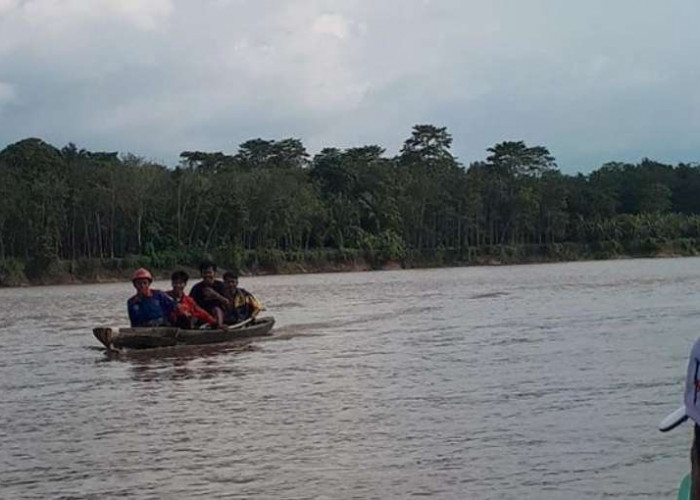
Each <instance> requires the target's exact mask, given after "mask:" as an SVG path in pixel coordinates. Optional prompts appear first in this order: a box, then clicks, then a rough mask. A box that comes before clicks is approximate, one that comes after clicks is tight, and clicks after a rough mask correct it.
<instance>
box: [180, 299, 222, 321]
mask: <svg viewBox="0 0 700 500" xmlns="http://www.w3.org/2000/svg"><path fill="white" fill-rule="evenodd" d="M183 303H184V305H185V308H186V309H187V312H188V313H190V314H191V315H192V316H194V317H195V318H197V319H198V320H200V321H204V322H205V323H207V324H209V325H211V326H216V325H217V321H216V319H215V318H214V316H212V315H211V314H209V313H208V312H207V311H205V310H204V309H202V308H201V307H199V306H198V305H197V303H196V302H195V301H194V300H193V299H192V298H191V297H184V298H183Z"/></svg>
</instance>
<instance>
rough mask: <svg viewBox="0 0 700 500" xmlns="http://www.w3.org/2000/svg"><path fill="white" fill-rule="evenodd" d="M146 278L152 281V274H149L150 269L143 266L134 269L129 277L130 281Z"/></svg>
mask: <svg viewBox="0 0 700 500" xmlns="http://www.w3.org/2000/svg"><path fill="white" fill-rule="evenodd" d="M144 278H145V279H147V280H148V281H153V276H152V275H151V271H149V270H148V269H146V268H145V267H141V268H139V269H137V270H136V271H134V274H133V276H132V277H131V281H136V280H138V279H144Z"/></svg>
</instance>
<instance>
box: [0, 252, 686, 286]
mask: <svg viewBox="0 0 700 500" xmlns="http://www.w3.org/2000/svg"><path fill="white" fill-rule="evenodd" d="M666 243H667V244H666V245H663V247H660V248H658V249H656V250H655V251H648V252H639V253H617V252H605V251H600V250H598V251H591V249H590V248H585V247H582V246H581V245H562V244H553V245H514V246H499V247H491V248H488V249H483V248H482V249H467V251H463V252H461V257H462V258H455V257H456V255H454V252H452V253H451V251H450V250H445V251H442V252H424V253H422V254H413V255H411V256H408V257H407V258H406V259H404V260H403V261H386V262H381V263H377V262H372V261H371V259H368V258H365V257H363V256H361V255H353V256H352V257H351V258H347V259H345V260H340V261H339V260H337V259H336V260H332V259H327V260H323V261H319V260H318V258H316V259H313V258H312V257H318V256H317V255H316V254H314V253H313V252H308V254H307V255H303V254H304V253H303V252H302V256H303V257H307V258H302V259H299V255H298V252H297V253H295V259H294V260H286V259H282V260H280V261H278V262H275V263H273V264H270V263H268V264H261V263H257V262H256V263H254V265H251V266H242V267H240V268H239V273H240V275H241V276H265V275H289V274H315V273H345V272H367V271H381V270H401V269H431V268H447V267H473V266H504V265H525V264H546V263H555V262H578V261H595V260H618V259H637V258H680V257H692V256H697V255H699V254H700V252H699V251H698V250H697V249H696V247H695V245H688V244H687V242H684V244H681V245H677V244H674V242H666ZM465 257H466V258H465ZM139 259H141V260H144V259H143V258H138V257H137V258H135V260H134V259H129V261H128V262H124V261H120V263H119V266H116V265H115V262H114V261H115V259H91V260H89V261H86V260H85V259H83V260H80V261H57V262H56V263H54V265H53V266H51V270H50V272H48V273H45V274H39V275H36V276H33V277H32V278H29V277H27V276H26V275H25V274H24V272H23V268H24V265H25V264H24V263H23V262H21V261H17V260H15V261H14V265H15V268H16V269H15V272H14V274H13V275H8V274H7V273H5V274H4V275H3V274H2V273H0V287H1V288H13V287H29V286H48V285H87V284H99V283H124V282H129V280H130V277H131V273H132V272H133V270H134V269H136V268H137V267H141V266H143V267H148V268H149V269H150V270H151V271H152V272H153V274H154V277H155V278H156V279H158V280H167V279H169V278H170V274H171V273H172V272H173V271H175V270H179V269H184V270H185V271H187V272H188V273H189V275H190V279H197V278H198V277H199V271H198V270H197V268H196V264H194V263H190V264H189V265H182V266H179V265H170V266H167V267H155V266H149V265H148V263H147V262H144V263H140V261H139ZM145 260H147V259H145ZM6 267H7V266H6ZM220 267H221V271H222V272H223V270H224V269H226V266H220Z"/></svg>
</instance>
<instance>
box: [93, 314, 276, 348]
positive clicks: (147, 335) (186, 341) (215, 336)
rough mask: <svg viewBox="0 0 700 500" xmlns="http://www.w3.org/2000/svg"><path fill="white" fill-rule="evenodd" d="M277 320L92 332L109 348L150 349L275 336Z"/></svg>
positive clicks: (95, 329)
mask: <svg viewBox="0 0 700 500" xmlns="http://www.w3.org/2000/svg"><path fill="white" fill-rule="evenodd" d="M274 324H275V318H273V317H266V318H256V319H255V320H248V321H244V322H243V323H239V324H237V325H233V326H230V327H228V328H226V329H221V330H183V329H180V328H174V327H152V328H118V329H116V328H104V327H101V328H94V329H93V330H92V333H93V334H94V335H95V337H96V338H97V340H99V341H100V342H102V344H104V346H105V347H106V348H107V349H125V348H126V349H150V348H153V347H169V346H175V345H200V344H216V343H219V342H231V341H235V340H239V339H248V338H251V337H263V336H266V335H272V334H271V333H270V331H271V330H272V327H273V326H274Z"/></svg>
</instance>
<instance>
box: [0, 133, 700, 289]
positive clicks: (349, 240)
mask: <svg viewBox="0 0 700 500" xmlns="http://www.w3.org/2000/svg"><path fill="white" fill-rule="evenodd" d="M451 145H452V137H451V135H450V134H449V133H448V132H447V130H446V129H445V128H441V127H435V126H432V125H417V126H415V127H414V128H413V130H412V133H411V136H410V137H409V138H408V139H407V140H406V141H405V142H404V144H403V147H402V149H401V151H400V152H399V154H397V155H396V156H393V157H389V156H386V155H385V151H384V149H382V148H381V147H379V146H376V145H370V146H363V147H358V148H349V149H337V148H326V149H323V150H322V151H321V152H320V153H318V154H317V155H315V156H314V157H310V156H309V154H308V153H307V151H306V149H305V147H304V145H303V144H302V142H301V141H299V140H297V139H283V140H263V139H254V140H250V141H247V142H244V143H243V144H241V145H240V146H239V147H238V151H237V152H236V153H234V154H225V153H222V152H200V151H185V152H183V153H182V154H181V155H180V157H181V161H180V163H179V164H178V165H177V166H175V167H174V168H167V167H166V166H164V165H160V164H156V163H153V162H150V161H147V160H145V159H144V158H141V157H137V156H134V155H131V154H127V155H123V156H120V155H119V154H117V153H112V152H91V151H87V150H85V149H79V148H78V147H76V146H75V145H74V144H68V145H67V146H65V147H63V148H62V149H58V148H56V147H54V146H52V145H49V144H47V143H45V142H44V141H42V140H40V139H25V140H22V141H20V142H17V143H15V144H12V145H10V146H8V147H6V148H5V149H4V150H2V151H1V152H0V284H2V283H5V284H7V283H12V282H14V281H18V280H19V281H21V280H22V279H23V278H24V277H28V278H29V279H30V280H41V279H42V278H44V277H46V276H51V275H59V274H61V273H64V274H65V273H68V274H71V275H82V276H87V277H90V276H91V275H94V274H99V272H100V271H104V270H112V271H114V272H118V271H120V270H126V269H129V268H132V267H133V266H136V265H149V266H152V267H156V268H171V267H174V266H177V265H194V264H196V262H197V261H198V260H199V259H201V258H202V257H203V256H206V255H209V256H213V257H214V258H216V259H218V260H219V261H220V262H221V263H222V265H224V266H226V267H229V268H239V269H242V268H247V269H253V268H263V269H267V270H273V271H274V270H276V269H279V268H282V267H284V266H285V265H286V264H290V263H297V264H299V265H310V266H312V267H314V266H316V267H318V266H321V267H322V264H324V263H331V264H343V263H344V262H345V263H347V262H351V261H354V260H357V259H362V260H364V261H366V262H369V263H370V265H372V266H381V265H383V264H384V263H386V262H389V261H395V262H401V263H403V264H404V265H423V264H436V265H439V264H446V263H451V264H455V263H472V262H484V261H489V260H497V261H504V260H505V261H522V260H528V259H542V260H545V259H575V258H580V257H588V256H594V257H607V256H612V255H616V254H622V253H628V254H634V255H653V254H657V253H659V252H664V251H668V252H673V253H682V254H694V253H695V252H696V250H697V249H699V248H700V240H699V238H700V217H699V216H698V215H697V214H700V167H698V165H696V164H692V165H691V164H679V165H676V166H672V165H665V164H662V163H658V162H655V161H652V160H649V159H644V160H642V161H641V163H639V164H627V163H607V164H605V165H603V166H602V167H600V168H599V169H598V170H596V171H594V172H592V173H590V174H588V175H583V174H578V175H574V176H570V175H564V174H562V173H561V172H560V171H559V170H558V168H557V164H556V160H555V158H554V157H553V156H552V155H551V154H550V152H549V151H548V150H547V148H546V147H544V146H528V145H526V144H525V143H524V142H522V141H517V142H502V143H499V144H496V145H494V146H493V147H491V148H489V149H488V150H487V154H486V155H485V159H483V160H481V161H476V162H473V163H471V164H470V165H468V166H465V165H463V164H461V163H460V162H459V161H458V160H457V159H456V158H455V157H454V156H453V155H452V154H451V151H450V149H451Z"/></svg>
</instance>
